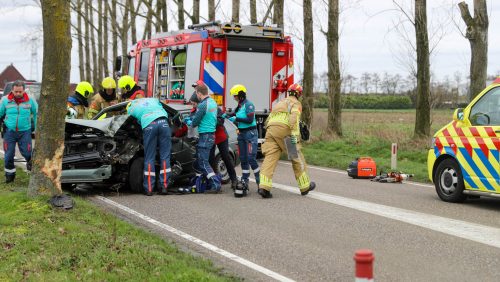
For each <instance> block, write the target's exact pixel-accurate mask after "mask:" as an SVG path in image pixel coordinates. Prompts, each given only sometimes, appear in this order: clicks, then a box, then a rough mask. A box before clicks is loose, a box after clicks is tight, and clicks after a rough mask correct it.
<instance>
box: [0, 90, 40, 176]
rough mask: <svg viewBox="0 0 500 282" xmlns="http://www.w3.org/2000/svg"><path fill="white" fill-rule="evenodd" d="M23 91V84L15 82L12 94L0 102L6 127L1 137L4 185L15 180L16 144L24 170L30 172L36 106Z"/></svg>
mask: <svg viewBox="0 0 500 282" xmlns="http://www.w3.org/2000/svg"><path fill="white" fill-rule="evenodd" d="M24 90H25V85H24V83H23V82H22V81H16V82H14V84H13V86H12V92H11V93H9V95H7V96H4V97H3V98H2V100H1V101H0V117H4V119H3V123H4V125H5V127H6V132H5V134H4V136H3V148H4V151H5V167H4V170H5V183H10V182H12V181H14V179H15V178H16V167H15V166H14V154H15V152H16V144H18V147H19V151H21V154H22V155H23V157H24V158H25V159H26V169H27V170H31V148H32V141H31V133H32V130H33V129H34V128H36V117H37V113H38V104H37V103H36V101H35V99H32V98H30V97H29V96H28V94H26V92H25V91H24ZM32 124H33V125H32Z"/></svg>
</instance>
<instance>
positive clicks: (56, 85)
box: [30, 0, 488, 193]
mask: <svg viewBox="0 0 500 282" xmlns="http://www.w3.org/2000/svg"><path fill="white" fill-rule="evenodd" d="M315 1H316V2H317V3H316V4H322V3H325V4H326V6H327V10H328V19H327V20H328V25H327V29H326V30H321V31H322V33H323V35H324V36H325V37H326V41H327V54H326V55H327V61H328V72H327V78H328V80H327V81H328V83H327V95H328V100H329V103H328V128H327V130H328V132H330V133H332V134H335V135H338V136H342V123H341V121H342V119H341V93H342V82H343V81H342V76H341V71H340V58H339V39H340V36H339V17H340V5H339V1H340V0H321V1H320V0H315ZM313 2H314V1H313V0H303V1H302V7H303V15H304V21H303V31H304V34H303V41H304V56H303V58H304V62H303V68H304V73H303V76H302V78H303V79H302V83H303V85H304V102H303V104H304V112H303V118H304V120H305V121H306V123H308V124H311V121H312V115H313V113H312V107H313V90H314V82H315V81H314V73H313V69H314V66H313V62H314V50H313V42H314V41H313V32H311V31H313V27H314V25H313V23H314V18H313V17H312V15H313ZM399 2H400V1H399V0H393V3H394V5H395V7H396V9H399V10H400V12H401V15H403V18H404V19H405V21H406V22H407V23H409V24H411V26H412V27H413V28H414V31H415V32H414V34H415V40H414V42H415V45H412V47H414V48H413V50H414V52H415V54H416V60H415V62H416V72H414V73H412V75H414V77H415V81H416V85H415V89H416V90H415V93H416V95H415V97H416V98H415V105H416V115H417V117H416V123H415V129H414V135H415V137H426V136H429V135H430V108H431V99H430V93H431V91H430V86H431V81H430V78H431V74H430V68H429V55H430V49H429V36H428V31H427V1H426V0H413V4H414V6H413V8H412V9H404V8H403V6H402V5H401V3H399ZM201 3H202V1H199V0H193V5H192V7H191V8H189V9H187V8H186V7H185V5H184V1H183V0H171V1H170V0H139V1H134V0H111V1H104V0H72V1H71V2H68V1H66V0H44V1H41V7H42V16H43V27H44V33H43V34H44V47H45V48H44V59H43V78H42V81H43V85H42V97H41V103H40V104H41V105H42V106H41V109H40V110H41V112H43V113H44V114H43V115H41V118H40V122H39V126H40V130H38V131H37V132H38V133H37V134H38V142H37V150H38V152H39V153H37V154H35V159H34V162H33V164H34V169H33V171H34V174H33V177H32V178H31V182H30V189H35V190H45V189H51V190H52V191H58V192H57V193H60V192H61V189H60V183H59V177H60V173H61V159H62V151H63V148H64V138H63V136H64V132H63V129H61V126H57V124H62V123H63V122H64V121H63V118H62V117H63V116H64V114H63V113H59V112H57V111H52V110H49V109H48V108H47V107H48V105H51V106H52V105H60V106H61V107H57V108H60V109H64V106H63V104H64V101H65V99H66V95H65V92H66V91H65V90H66V85H67V83H68V82H69V71H68V68H69V66H70V63H69V62H70V60H69V52H67V50H70V49H71V48H70V46H71V45H70V42H69V40H68V38H69V23H70V21H71V19H70V14H71V13H73V14H74V15H76V20H75V21H73V22H72V23H71V27H72V30H73V36H74V37H76V40H77V41H78V53H79V62H80V64H79V65H80V69H79V70H80V77H81V78H82V79H85V80H89V81H92V82H93V83H94V84H96V82H99V81H100V80H101V79H102V77H103V76H106V75H109V69H110V67H109V64H108V62H109V53H108V52H111V57H112V58H114V57H116V56H117V55H119V54H121V55H126V51H127V46H128V45H129V44H130V43H131V42H135V41H137V39H138V36H140V35H142V38H149V37H150V36H151V34H152V33H153V32H160V31H167V30H168V29H169V28H170V26H169V19H170V18H169V13H168V11H172V9H173V8H175V9H174V10H176V11H177V12H176V13H170V14H174V15H175V16H174V17H175V21H177V26H175V27H173V28H172V29H183V28H184V27H185V24H186V17H187V18H188V19H190V21H191V22H192V23H198V22H199V21H200V20H201V19H202V20H209V21H210V20H214V19H215V18H216V13H217V12H219V13H221V14H224V11H223V9H222V8H221V7H218V5H219V3H220V1H217V2H216V1H215V0H207V1H206V2H205V1H203V4H204V5H207V6H208V16H207V17H206V18H205V17H204V16H202V15H200V9H199V8H200V4H201ZM231 3H232V15H231V17H230V19H231V20H232V21H235V22H240V10H245V11H250V21H251V22H252V23H253V22H257V21H258V20H259V19H262V20H260V21H261V22H263V23H270V22H272V23H275V24H277V25H278V26H281V27H283V26H284V11H285V10H284V7H285V1H284V0H270V1H269V2H268V3H266V4H268V5H265V6H266V9H264V10H265V13H264V14H263V15H260V17H259V15H258V14H257V11H258V10H257V1H256V0H250V1H249V7H248V8H249V9H248V10H247V9H242V8H241V7H240V1H239V0H232V2H231ZM261 5H263V4H262V3H261ZM459 7H460V11H461V16H462V19H463V20H464V22H465V23H466V25H467V31H466V33H465V37H466V38H467V39H468V40H469V41H470V44H471V50H472V52H471V53H472V56H471V57H472V60H471V73H470V89H471V91H470V93H479V91H480V89H482V88H483V87H484V86H485V80H486V66H487V46H488V14H487V9H486V0H475V1H474V16H472V15H471V14H470V12H469V8H468V6H467V4H466V3H465V2H462V3H460V4H459ZM70 8H71V11H70ZM271 15H272V16H271ZM268 19H269V21H268ZM138 21H144V30H143V31H142V33H140V31H137V27H138V25H137V23H138ZM110 37H111V38H110ZM110 43H111V44H110ZM59 44H60V45H59ZM110 45H111V47H110ZM54 46H57V47H56V48H54ZM388 81H389V80H388ZM344 82H346V83H347V82H348V80H345V81H344ZM367 87H368V86H367ZM57 93H59V94H57ZM43 105H47V106H46V107H45V106H43ZM48 113H52V114H48ZM51 129H54V130H51ZM56 129H57V130H56Z"/></svg>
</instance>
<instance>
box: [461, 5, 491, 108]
mask: <svg viewBox="0 0 500 282" xmlns="http://www.w3.org/2000/svg"><path fill="white" fill-rule="evenodd" d="M458 7H459V8H460V14H461V16H462V19H463V20H464V22H465V24H466V25H467V31H466V34H465V37H466V38H467V39H468V40H469V43H470V49H471V60H470V90H469V91H470V92H469V97H470V99H471V100H472V99H473V98H474V97H476V95H477V94H479V93H480V92H481V91H482V90H483V88H484V87H485V86H486V77H487V68H488V26H489V20H488V10H487V6H486V0H474V18H472V16H471V14H470V12H469V7H468V5H467V3H465V2H460V3H459V4H458Z"/></svg>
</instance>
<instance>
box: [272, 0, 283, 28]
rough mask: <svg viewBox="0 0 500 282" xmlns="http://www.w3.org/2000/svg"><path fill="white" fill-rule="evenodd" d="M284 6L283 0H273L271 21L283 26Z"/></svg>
mask: <svg viewBox="0 0 500 282" xmlns="http://www.w3.org/2000/svg"><path fill="white" fill-rule="evenodd" d="M284 6H285V0H274V14H273V23H275V24H277V25H278V26H279V27H284V26H285V24H284V17H283V11H284V8H285V7H284Z"/></svg>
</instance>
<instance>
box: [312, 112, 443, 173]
mask: <svg viewBox="0 0 500 282" xmlns="http://www.w3.org/2000/svg"><path fill="white" fill-rule="evenodd" d="M452 114H453V110H451V109H450V110H434V111H432V113H431V116H432V126H431V135H434V133H435V132H436V130H438V129H439V128H441V127H442V126H444V125H446V124H447V123H448V122H450V121H451V119H452ZM327 115H328V113H327V111H326V109H315V111H314V118H313V125H312V133H313V134H312V135H313V136H312V138H311V142H309V143H308V144H305V146H304V150H303V152H304V154H305V155H306V160H307V162H308V163H309V164H313V165H320V166H327V167H334V168H338V169H346V168H347V166H348V165H349V163H350V162H351V161H352V160H353V159H355V158H356V157H358V156H370V157H372V158H374V159H375V161H376V162H377V167H378V168H379V171H380V169H381V170H383V171H387V170H389V169H390V164H391V161H390V158H391V155H390V154H391V143H398V148H399V152H398V170H400V171H402V172H404V173H413V174H415V178H414V180H416V181H424V182H425V181H429V180H428V179H427V151H428V149H429V146H430V143H431V138H429V139H426V140H414V139H413V138H412V135H413V129H414V125H415V110H343V112H342V130H343V134H344V137H343V138H332V137H330V136H326V135H325V134H324V132H325V129H326V125H327Z"/></svg>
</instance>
